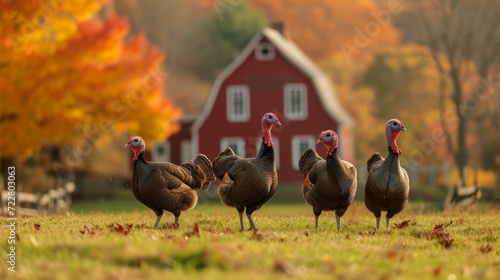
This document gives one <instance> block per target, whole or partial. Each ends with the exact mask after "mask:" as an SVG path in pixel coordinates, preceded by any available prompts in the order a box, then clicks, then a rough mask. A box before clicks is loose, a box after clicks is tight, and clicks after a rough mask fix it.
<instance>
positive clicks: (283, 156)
mask: <svg viewBox="0 0 500 280" xmlns="http://www.w3.org/2000/svg"><path fill="white" fill-rule="evenodd" d="M264 41H265V39H264ZM287 83H303V84H305V85H306V87H307V93H308V97H307V99H308V100H307V106H308V118H307V119H306V120H303V121H295V120H288V119H285V117H284V95H283V88H284V85H285V84H287ZM228 85H247V86H248V87H249V88H250V120H249V121H247V122H238V123H228V121H227V117H226V88H227V86H228ZM267 112H275V113H277V114H278V117H279V119H280V121H281V123H282V127H275V128H274V129H273V138H274V137H277V138H279V154H280V167H279V170H278V171H279V173H278V174H279V178H280V182H298V181H301V180H302V178H301V177H300V176H299V175H298V171H297V170H294V169H293V168H292V146H291V145H292V143H291V141H292V137H293V136H294V135H313V136H314V137H317V136H318V135H319V134H320V132H321V131H323V130H326V129H333V130H337V125H336V123H334V122H333V121H332V120H331V119H330V118H329V116H328V115H327V114H326V112H324V110H323V107H322V106H321V104H320V100H319V97H318V95H317V93H316V91H315V88H314V87H313V85H312V82H311V81H310V79H309V78H308V77H306V76H305V75H304V74H303V73H302V72H301V71H300V70H298V69H297V68H296V67H295V66H294V65H292V64H291V63H290V62H289V61H287V60H286V59H285V58H284V57H283V56H282V54H281V53H280V52H279V50H276V56H275V58H274V59H273V60H270V61H258V60H256V59H255V56H254V53H252V54H250V55H249V56H248V58H247V59H246V60H245V61H244V62H243V63H242V64H241V65H240V66H239V67H238V69H236V70H235V71H234V72H233V73H232V74H231V75H230V76H229V77H228V78H227V79H226V80H225V81H224V82H223V83H222V85H221V88H220V90H219V94H218V96H217V99H216V101H215V104H214V107H213V109H212V112H211V114H210V116H209V117H208V118H207V119H206V121H205V122H204V123H203V125H202V126H201V127H200V130H199V135H200V137H199V138H200V141H199V147H198V148H199V152H200V153H205V154H206V155H207V156H208V157H209V158H211V159H212V158H214V157H216V156H217V154H218V153H219V152H220V139H221V138H223V137H242V138H243V139H245V142H246V156H247V157H252V156H255V150H256V147H255V143H256V142H257V138H260V118H261V117H262V115H264V114H265V113H267ZM341 141H350V139H342V140H341ZM259 143H260V142H259ZM316 148H317V149H318V151H319V153H320V155H323V151H324V147H322V146H319V145H317V147H316Z"/></svg>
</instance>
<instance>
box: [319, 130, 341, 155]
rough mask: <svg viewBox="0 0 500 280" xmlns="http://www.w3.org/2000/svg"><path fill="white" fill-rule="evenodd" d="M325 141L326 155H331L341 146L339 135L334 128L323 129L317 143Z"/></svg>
mask: <svg viewBox="0 0 500 280" xmlns="http://www.w3.org/2000/svg"><path fill="white" fill-rule="evenodd" d="M319 142H323V144H324V145H325V147H326V155H327V156H331V155H332V153H333V151H334V150H335V149H337V147H338V146H339V137H338V136H337V133H335V131H333V130H325V131H322V132H321V134H320V135H319V138H318V141H316V143H319Z"/></svg>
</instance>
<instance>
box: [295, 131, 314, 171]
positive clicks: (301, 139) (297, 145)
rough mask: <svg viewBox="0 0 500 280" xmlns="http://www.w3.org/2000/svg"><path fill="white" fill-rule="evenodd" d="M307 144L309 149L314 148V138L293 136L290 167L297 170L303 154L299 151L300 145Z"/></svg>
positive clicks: (310, 136)
mask: <svg viewBox="0 0 500 280" xmlns="http://www.w3.org/2000/svg"><path fill="white" fill-rule="evenodd" d="M304 142H307V144H308V146H309V148H313V149H314V148H316V138H315V137H314V136H312V135H295V136H293V137H292V167H293V169H294V170H299V159H300V157H301V156H302V154H303V153H304V151H305V150H304V151H301V150H300V144H301V143H304Z"/></svg>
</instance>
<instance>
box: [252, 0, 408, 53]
mask: <svg viewBox="0 0 500 280" xmlns="http://www.w3.org/2000/svg"><path fill="white" fill-rule="evenodd" d="M250 2H251V3H252V4H253V5H254V6H255V7H258V8H261V9H263V10H264V11H266V13H267V14H268V16H269V18H270V20H272V21H281V22H284V24H285V27H286V30H287V32H288V34H289V36H290V38H291V39H292V40H293V41H294V42H295V43H296V44H297V45H298V46H299V47H300V48H301V49H302V50H303V51H304V52H305V53H306V54H307V55H308V56H310V57H311V58H312V59H313V60H315V61H322V60H325V59H329V58H330V56H331V55H332V54H333V53H342V54H344V58H346V59H348V60H358V59H360V58H362V57H366V56H369V55H371V54H372V53H373V51H374V50H376V49H378V48H380V47H382V46H391V45H394V44H396V43H397V42H398V32H397V31H396V29H395V28H394V26H393V25H392V17H393V16H394V15H395V14H398V13H400V12H401V8H402V7H401V6H400V5H394V4H390V5H389V4H388V5H380V6H379V5H377V4H376V2H375V1H373V0H355V1H331V0H319V1H312V2H307V3H306V2H304V1H301V0H277V1H267V0H251V1H250Z"/></svg>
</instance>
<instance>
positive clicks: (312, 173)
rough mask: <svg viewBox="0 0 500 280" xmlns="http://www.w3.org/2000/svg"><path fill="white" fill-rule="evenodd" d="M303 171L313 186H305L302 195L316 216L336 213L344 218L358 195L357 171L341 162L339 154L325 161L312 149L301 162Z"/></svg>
mask: <svg viewBox="0 0 500 280" xmlns="http://www.w3.org/2000/svg"><path fill="white" fill-rule="evenodd" d="M299 170H300V171H301V174H303V175H304V177H305V178H307V179H308V180H309V181H310V183H311V186H306V185H303V187H302V193H303V196H304V199H305V200H306V202H307V204H309V205H311V206H312V207H313V211H314V213H315V215H316V216H319V215H320V214H321V212H322V211H335V214H336V215H338V216H339V217H342V216H343V215H344V213H345V212H346V210H347V208H348V207H349V205H350V204H351V203H352V201H353V200H354V196H355V194H356V189H357V175H356V174H357V172H356V168H355V167H354V166H353V165H352V164H351V163H349V162H347V161H344V160H342V159H340V158H339V156H338V153H337V150H335V151H334V152H333V154H332V156H328V157H327V158H326V160H323V159H321V157H320V156H319V155H318V154H317V153H316V151H314V150H313V149H308V150H306V151H305V152H304V153H303V155H302V157H301V158H300V160H299Z"/></svg>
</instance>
